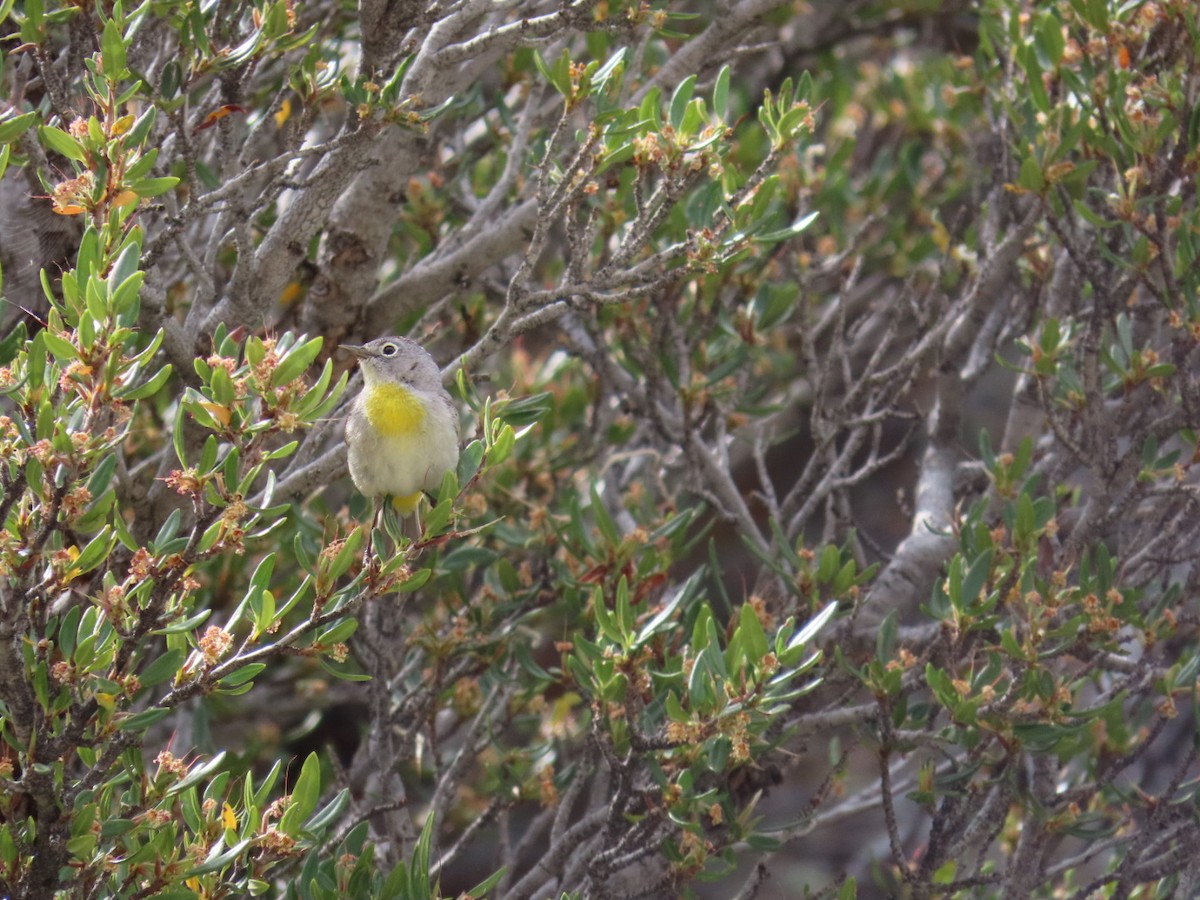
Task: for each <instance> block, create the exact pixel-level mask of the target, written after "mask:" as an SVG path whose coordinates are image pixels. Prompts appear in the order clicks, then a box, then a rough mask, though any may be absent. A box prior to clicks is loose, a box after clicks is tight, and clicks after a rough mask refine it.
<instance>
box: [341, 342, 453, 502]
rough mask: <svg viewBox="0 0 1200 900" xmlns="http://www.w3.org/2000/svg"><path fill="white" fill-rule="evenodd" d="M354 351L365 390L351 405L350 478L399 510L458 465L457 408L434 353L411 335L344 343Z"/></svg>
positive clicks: (348, 429)
mask: <svg viewBox="0 0 1200 900" xmlns="http://www.w3.org/2000/svg"><path fill="white" fill-rule="evenodd" d="M342 349H344V350H348V351H350V352H351V353H353V354H354V355H355V356H356V357H358V367H359V369H361V370H362V376H363V389H362V392H361V393H360V394H359V395H358V397H356V398H355V400H354V403H353V404H352V405H351V407H350V417H349V419H348V420H347V422H346V445H347V450H348V453H349V461H350V477H351V479H353V481H354V486H355V487H357V488H358V489H359V491H361V492H362V493H363V494H364V495H365V496H366V497H369V498H371V499H372V501H374V500H376V499H377V498H379V497H381V496H385V495H386V496H390V497H391V500H392V505H393V507H394V508H395V509H396V511H397V512H398V513H399V514H400V515H402V516H409V515H412V514H413V513H414V512H416V509H417V505H418V504H419V503H420V501H421V495H422V494H423V493H424V492H426V491H437V489H438V488H439V487H440V486H441V483H442V476H443V475H445V474H446V473H447V472H450V471H452V470H453V469H454V468H455V467H456V466H457V465H458V410H457V409H455V407H454V401H452V400H451V399H450V394H449V393H448V392H447V391H446V389H445V388H444V387H443V386H442V376H441V372H440V371H439V370H438V366H437V363H436V362H434V360H433V357H432V356H430V355H429V353H428V352H426V350H425V349H424V348H423V347H422V346H421V345H420V344H418V343H417V342H416V341H413V340H409V339H408V338H404V337H382V338H378V339H376V340H373V341H370V342H368V343H366V344H363V345H362V346H357V345H353V344H343V345H342Z"/></svg>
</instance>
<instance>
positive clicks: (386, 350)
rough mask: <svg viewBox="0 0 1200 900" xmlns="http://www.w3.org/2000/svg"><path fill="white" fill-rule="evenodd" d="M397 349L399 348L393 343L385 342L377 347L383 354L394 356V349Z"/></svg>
mask: <svg viewBox="0 0 1200 900" xmlns="http://www.w3.org/2000/svg"><path fill="white" fill-rule="evenodd" d="M399 349H400V348H399V347H397V346H396V345H395V344H392V343H387V344H384V345H383V346H382V347H380V348H379V352H380V353H382V354H383V355H384V356H395V355H396V351H397V350H399Z"/></svg>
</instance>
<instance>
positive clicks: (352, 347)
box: [338, 344, 371, 359]
mask: <svg viewBox="0 0 1200 900" xmlns="http://www.w3.org/2000/svg"><path fill="white" fill-rule="evenodd" d="M338 349H340V350H349V351H350V352H351V353H353V354H354V355H355V356H356V357H358V358H359V359H366V358H367V357H368V356H370V355H371V351H370V350H368V349H367V348H366V347H360V346H359V345H358V344H338Z"/></svg>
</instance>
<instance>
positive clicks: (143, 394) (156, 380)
mask: <svg viewBox="0 0 1200 900" xmlns="http://www.w3.org/2000/svg"><path fill="white" fill-rule="evenodd" d="M139 274H140V273H139ZM173 371H174V370H173V369H172V368H171V364H170V363H167V364H166V365H165V366H163V367H162V368H161V369H159V370H158V371H157V372H155V373H154V375H153V376H152V377H151V378H150V380H149V381H146V382H143V383H142V384H139V385H135V386H133V387H131V388H127V389H125V390H120V391H114V392H113V397H115V398H116V399H118V400H145V399H146V398H148V397H153V396H154V395H155V394H157V393H158V392H159V391H161V390H162V389H163V388H164V387H165V386H166V383H167V381H169V380H170V378H171V374H172V372H173Z"/></svg>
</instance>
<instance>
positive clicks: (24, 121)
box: [0, 112, 37, 144]
mask: <svg viewBox="0 0 1200 900" xmlns="http://www.w3.org/2000/svg"><path fill="white" fill-rule="evenodd" d="M36 121H37V113H32V112H29V113H22V114H21V115H19V116H13V117H12V118H10V119H4V120H2V121H0V144H10V143H12V142H13V141H15V140H16V139H17V138H19V137H20V136H21V135H23V134H24V133H25V132H26V131H27V130H28V128H29V126H30V125H32V124H33V123H34V122H36Z"/></svg>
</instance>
